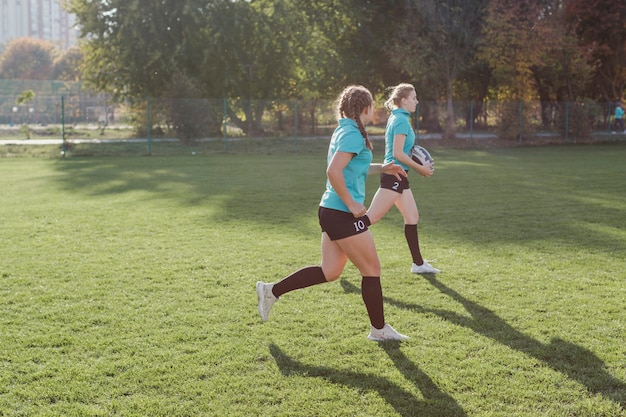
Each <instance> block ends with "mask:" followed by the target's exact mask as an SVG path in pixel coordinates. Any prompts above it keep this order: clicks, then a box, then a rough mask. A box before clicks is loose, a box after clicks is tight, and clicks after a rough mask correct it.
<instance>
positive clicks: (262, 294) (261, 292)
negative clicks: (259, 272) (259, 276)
mask: <svg viewBox="0 0 626 417" xmlns="http://www.w3.org/2000/svg"><path fill="white" fill-rule="evenodd" d="M273 287H274V284H266V283H264V282H261V281H258V282H257V283H256V295H257V297H258V298H259V314H260V315H261V320H263V321H267V319H269V318H270V310H271V309H272V306H273V305H274V303H275V302H276V300H278V298H276V297H274V294H272V288H273Z"/></svg>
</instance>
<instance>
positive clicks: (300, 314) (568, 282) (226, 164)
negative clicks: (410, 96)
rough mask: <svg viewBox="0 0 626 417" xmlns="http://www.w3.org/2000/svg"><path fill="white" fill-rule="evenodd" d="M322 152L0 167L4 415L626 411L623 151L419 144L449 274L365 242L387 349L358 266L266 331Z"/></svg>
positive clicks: (312, 229)
mask: <svg viewBox="0 0 626 417" xmlns="http://www.w3.org/2000/svg"><path fill="white" fill-rule="evenodd" d="M324 148H325V145H324V144H321V145H320V146H319V147H318V148H314V149H317V150H316V151H311V152H303V153H302V154H298V155H295V154H293V153H290V152H289V151H286V152H283V153H281V152H280V151H279V150H273V151H272V152H269V153H271V154H270V155H266V154H265V155H254V154H252V153H249V152H248V153H242V154H237V153H234V152H233V153H224V154H220V153H219V152H214V153H205V154H199V155H196V156H192V155H187V156H169V157H161V156H152V157H139V156H137V157H100V156H95V157H84V158H68V159H58V158H34V159H33V158H13V159H2V160H0V189H1V190H2V191H1V192H0V196H1V197H0V202H1V207H2V213H1V217H0V226H1V227H0V250H1V252H2V257H1V263H0V274H1V281H0V416H225V415H229V416H261V415H262V416H441V417H451V416H502V417H513V416H520V417H521V416H533V417H534V416H576V417H582V416H587V417H597V416H626V307H625V300H626V289H625V288H626V146H624V145H623V144H614V145H595V146H554V147H529V148H512V149H488V150H485V149H483V150H454V149H434V150H433V156H434V157H435V159H436V160H437V172H436V174H435V175H434V176H433V177H431V178H429V179H423V178H419V177H418V176H417V175H412V176H411V182H412V186H413V189H414V191H415V193H416V195H417V201H418V207H419V208H420V213H421V221H420V241H421V243H422V251H423V253H424V255H425V257H426V258H427V259H436V262H434V263H433V264H434V266H436V267H437V268H440V269H441V270H442V273H441V274H439V275H437V276H428V277H426V276H418V275H413V274H411V273H409V268H410V259H409V254H408V249H407V248H406V244H405V242H404V238H403V233H402V219H401V217H400V216H399V214H398V212H397V211H391V212H390V214H389V215H388V216H387V217H386V218H385V219H383V220H382V221H381V222H380V223H379V224H377V225H375V226H373V227H372V233H373V234H374V238H375V240H376V243H377V246H378V250H379V255H380V258H381V262H382V266H383V277H382V278H383V281H382V282H383V291H384V295H385V312H386V316H387V319H388V321H389V322H390V323H391V324H392V325H393V326H394V327H395V328H396V329H398V330H399V331H400V332H402V333H405V334H407V335H409V336H411V340H409V341H408V342H405V343H402V344H397V343H390V344H378V343H373V342H369V341H367V339H366V336H367V332H368V320H367V315H366V312H365V308H364V306H363V303H362V301H361V296H360V288H359V286H360V276H359V274H358V271H357V270H356V269H355V268H354V267H353V266H351V265H350V266H349V267H347V268H346V270H345V272H344V275H343V276H342V279H341V280H340V282H336V283H332V284H325V285H320V286H316V287H313V288H309V289H306V290H303V291H296V292H293V293H289V294H287V295H285V296H284V297H283V298H282V299H281V300H280V301H279V302H278V303H277V304H276V305H275V306H274V308H273V310H272V314H271V317H270V320H269V321H268V322H267V323H262V322H261V320H260V318H259V317H258V313H257V311H256V294H255V291H254V284H255V282H256V281H257V280H259V279H261V280H265V281H273V280H278V279H280V278H282V277H283V276H285V275H286V274H288V273H290V272H292V271H293V270H295V269H297V268H300V267H301V266H305V265H308V264H316V263H317V262H319V239H320V236H319V229H318V225H317V219H316V211H317V204H318V202H319V198H320V196H321V193H322V191H323V186H324V180H325V176H324V169H325V155H324ZM376 182H377V178H375V177H372V178H370V182H369V184H368V198H371V197H372V196H373V193H374V191H375V190H376Z"/></svg>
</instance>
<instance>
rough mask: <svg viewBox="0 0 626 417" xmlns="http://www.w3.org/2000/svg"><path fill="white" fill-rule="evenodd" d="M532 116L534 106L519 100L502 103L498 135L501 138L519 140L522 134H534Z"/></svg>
mask: <svg viewBox="0 0 626 417" xmlns="http://www.w3.org/2000/svg"><path fill="white" fill-rule="evenodd" d="M532 116H533V115H532V108H530V106H524V105H523V104H521V102H519V101H516V102H508V103H502V105H501V108H500V118H499V119H500V121H499V123H498V125H497V126H496V133H497V135H498V137H500V138H501V139H510V140H519V139H520V134H521V135H522V136H523V137H525V138H528V137H532V136H534V134H535V126H534V125H533V124H532V120H533V117H532ZM520 124H521V131H520Z"/></svg>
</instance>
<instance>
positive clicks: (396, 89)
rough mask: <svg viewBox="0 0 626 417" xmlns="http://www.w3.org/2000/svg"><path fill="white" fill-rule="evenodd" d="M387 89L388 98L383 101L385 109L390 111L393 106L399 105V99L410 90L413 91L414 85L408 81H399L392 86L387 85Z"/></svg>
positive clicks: (405, 95) (407, 95)
mask: <svg viewBox="0 0 626 417" xmlns="http://www.w3.org/2000/svg"><path fill="white" fill-rule="evenodd" d="M387 91H390V93H389V99H387V101H385V107H386V108H387V110H389V111H391V110H393V108H394V107H400V101H401V100H402V99H403V98H407V97H409V94H411V92H412V91H415V87H413V85H412V84H409V83H400V84H398V85H396V86H393V87H388V88H387Z"/></svg>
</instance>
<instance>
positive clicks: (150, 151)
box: [146, 96, 152, 155]
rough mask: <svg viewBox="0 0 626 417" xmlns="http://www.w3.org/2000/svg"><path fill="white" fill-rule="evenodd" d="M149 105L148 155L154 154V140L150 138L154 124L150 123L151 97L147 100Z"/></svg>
mask: <svg viewBox="0 0 626 417" xmlns="http://www.w3.org/2000/svg"><path fill="white" fill-rule="evenodd" d="M146 104H147V116H148V117H147V119H148V126H147V127H148V155H151V154H152V138H151V137H150V130H151V128H152V123H151V122H150V96H148V97H147V98H146Z"/></svg>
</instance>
